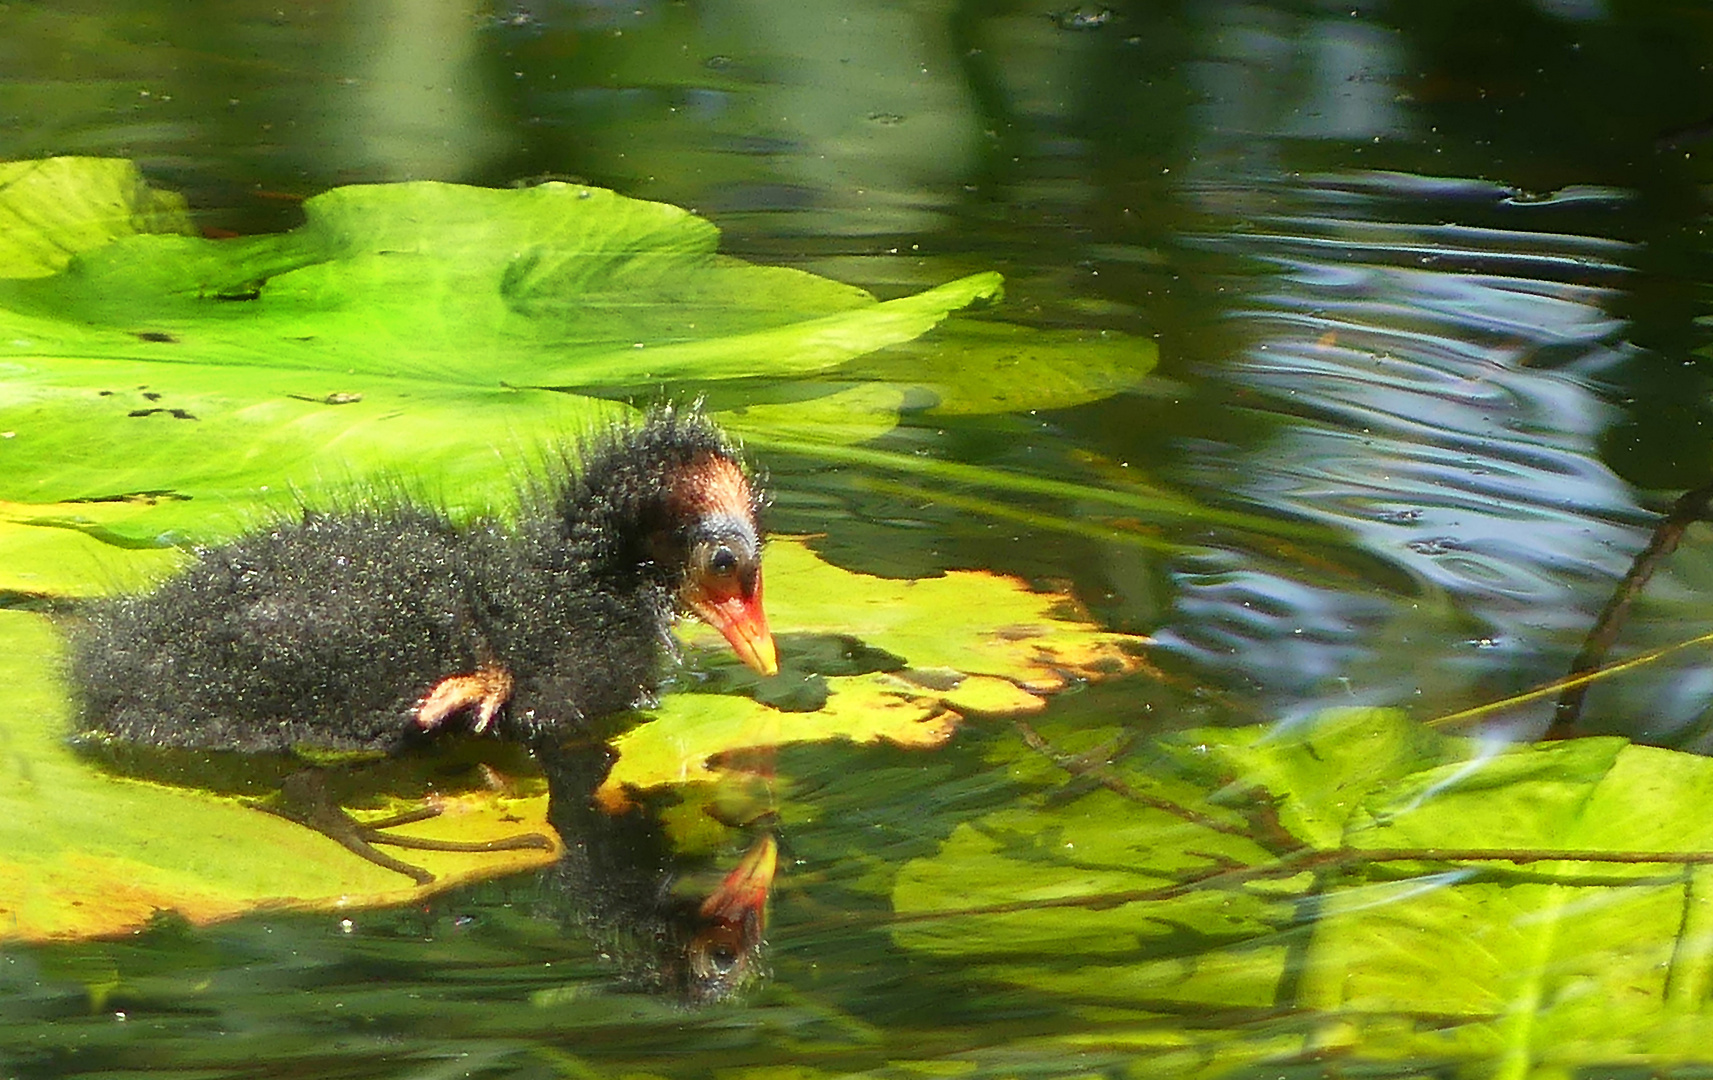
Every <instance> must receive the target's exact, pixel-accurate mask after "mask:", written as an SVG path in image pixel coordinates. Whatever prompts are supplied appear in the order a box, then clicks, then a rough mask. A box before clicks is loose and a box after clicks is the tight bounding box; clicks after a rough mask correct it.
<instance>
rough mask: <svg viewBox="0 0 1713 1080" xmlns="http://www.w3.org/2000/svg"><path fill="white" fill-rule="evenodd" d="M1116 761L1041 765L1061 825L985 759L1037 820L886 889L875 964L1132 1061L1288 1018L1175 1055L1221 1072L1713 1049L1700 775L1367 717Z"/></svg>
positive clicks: (1708, 835)
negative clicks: (1000, 1005) (1308, 1061)
mask: <svg viewBox="0 0 1713 1080" xmlns="http://www.w3.org/2000/svg"><path fill="white" fill-rule="evenodd" d="M1111 734H1114V735H1115V737H1114V739H1113V740H1112V741H1111V742H1110V743H1109V747H1112V748H1120V747H1124V746H1127V745H1128V744H1127V743H1125V742H1124V741H1123V740H1122V739H1119V738H1116V733H1111ZM1067 737H1074V738H1078V739H1083V740H1085V741H1086V739H1087V738H1088V737H1089V733H1087V732H1082V733H1071V734H1069V735H1067ZM1115 753H1116V754H1117V759H1116V760H1111V761H1107V760H1106V759H1105V757H1104V756H1103V755H1099V754H1094V755H1091V754H1089V753H1087V752H1086V751H1084V750H1083V749H1082V748H1081V747H1080V745H1079V751H1078V755H1077V756H1075V757H1074V758H1073V757H1070V756H1066V757H1064V758H1062V759H1060V760H1062V761H1074V762H1076V763H1077V764H1076V765H1074V766H1072V767H1073V768H1076V769H1078V770H1080V771H1079V772H1078V774H1077V776H1076V777H1075V782H1076V783H1077V784H1079V785H1080V786H1079V787H1078V788H1077V789H1076V790H1078V791H1080V792H1081V793H1080V794H1076V795H1075V796H1074V797H1070V798H1064V797H1061V795H1060V794H1059V793H1060V791H1061V789H1062V788H1063V785H1065V784H1068V783H1071V782H1072V778H1071V777H1070V776H1068V775H1066V774H1064V773H1060V774H1059V776H1058V778H1057V782H1054V781H1053V780H1052V779H1051V778H1050V777H1049V776H1048V775H1046V774H1045V773H1044V772H1043V766H1044V765H1045V764H1046V762H1045V761H1044V759H1042V758H1040V757H1037V756H1034V752H1033V751H1030V750H1027V749H1025V748H1023V747H1021V746H1019V747H1016V748H1014V749H1012V750H1010V751H1008V753H1007V758H1008V762H1009V763H1012V764H1013V765H1014V766H1015V767H1017V768H1019V770H1020V771H1019V772H1018V775H1020V776H1029V777H1031V778H1032V781H1033V783H1034V784H1035V785H1036V787H1035V794H1034V796H1032V797H1030V798H1028V799H1027V800H1025V802H1024V804H1023V805H1020V806H1016V807H1011V808H1007V809H1005V810H1001V811H998V812H995V813H993V814H989V815H986V816H984V817H981V818H979V819H977V820H974V821H971V822H968V823H966V824H964V825H961V826H959V827H958V829H957V830H956V831H954V832H953V834H952V835H951V836H950V837H949V838H948V839H947V840H946V841H945V843H944V844H943V846H942V848H941V850H940V851H939V852H938V853H937V854H935V855H934V856H932V857H930V858H924V859H918V860H915V861H913V862H911V863H910V864H909V865H907V866H906V867H904V868H903V870H901V872H900V873H899V875H898V878H897V882H896V885H895V888H894V891H893V904H894V908H895V910H896V912H897V914H898V916H899V918H900V921H899V923H898V924H897V925H896V927H895V929H894V930H893V937H894V939H895V940H896V941H897V942H898V943H899V944H900V945H901V946H902V947H904V948H906V949H908V950H910V951H913V952H917V953H919V954H923V955H931V956H936V957H946V958H952V959H955V960H956V961H957V962H958V963H959V964H960V966H963V967H966V968H967V969H972V970H974V971H975V972H977V973H979V974H981V975H984V976H986V977H988V978H991V979H994V980H997V981H1000V982H1004V983H1007V984H1012V985H1017V986H1025V987H1028V988H1029V989H1030V990H1031V991H1032V992H1033V994H1034V995H1035V997H1034V1000H1035V1001H1036V1002H1037V1003H1038V1004H1039V1005H1040V1007H1042V1008H1054V1007H1057V1008H1063V1009H1068V1010H1071V1011H1073V1012H1077V1013H1080V1014H1085V1015H1093V1014H1095V1013H1104V1015H1106V1016H1107V1017H1108V1018H1109V1019H1114V1020H1115V1019H1116V1018H1117V1017H1119V1016H1121V1015H1128V1016H1130V1017H1131V1018H1133V1020H1134V1023H1135V1024H1136V1026H1137V1037H1138V1038H1142V1039H1145V1038H1146V1037H1148V1032H1150V1031H1153V1032H1154V1033H1155V1034H1156V1035H1157V1034H1158V1024H1157V1023H1155V1022H1152V1021H1149V1020H1148V1019H1147V1018H1148V1017H1150V1016H1152V1017H1156V1018H1159V1019H1164V1018H1166V1017H1169V1016H1172V1015H1181V1014H1182V1013H1183V1011H1184V1010H1191V1009H1193V1010H1201V1011H1209V1010H1233V1011H1232V1012H1228V1013H1227V1014H1226V1015H1241V1010H1255V1012H1254V1015H1262V1014H1268V1015H1274V1016H1280V1017H1290V1018H1292V1019H1291V1020H1290V1021H1289V1022H1288V1023H1285V1024H1275V1025H1272V1026H1270V1027H1269V1028H1266V1029H1260V1028H1257V1029H1253V1030H1246V1029H1245V1028H1243V1027H1242V1026H1228V1027H1225V1028H1224V1029H1223V1030H1221V1031H1218V1032H1213V1031H1209V1032H1206V1033H1203V1034H1198V1033H1196V1032H1195V1031H1194V1030H1191V1029H1183V1028H1181V1027H1180V1028H1178V1029H1176V1030H1177V1033H1178V1036H1179V1038H1180V1039H1181V1040H1182V1048H1183V1049H1185V1050H1191V1051H1194V1053H1192V1054H1191V1055H1190V1059H1191V1060H1194V1059H1195V1058H1198V1057H1199V1058H1202V1059H1203V1060H1208V1059H1210V1058H1211V1056H1212V1055H1215V1054H1217V1055H1218V1056H1219V1057H1220V1059H1221V1060H1222V1061H1224V1062H1225V1067H1226V1068H1230V1067H1232V1066H1234V1065H1235V1064H1238V1063H1241V1062H1250V1063H1261V1062H1266V1061H1270V1060H1284V1059H1292V1058H1300V1057H1301V1056H1303V1055H1311V1054H1312V1055H1326V1054H1345V1053H1349V1054H1358V1055H1360V1056H1361V1058H1362V1060H1364V1061H1372V1060H1389V1061H1400V1062H1405V1061H1407V1062H1420V1061H1422V1060H1434V1061H1448V1062H1462V1063H1467V1064H1469V1065H1470V1066H1472V1067H1480V1068H1486V1067H1490V1066H1492V1065H1493V1063H1495V1062H1499V1063H1503V1064H1502V1069H1501V1071H1505V1073H1506V1074H1507V1075H1517V1076H1522V1075H1548V1074H1555V1070H1556V1071H1558V1072H1560V1073H1562V1074H1566V1075H1568V1074H1569V1073H1571V1072H1573V1071H1575V1070H1576V1068H1577V1067H1578V1066H1579V1065H1587V1064H1593V1063H1609V1062H1612V1061H1615V1060H1635V1061H1649V1060H1680V1059H1681V1056H1682V1055H1683V1053H1684V1052H1685V1051H1686V1050H1688V1049H1692V1048H1695V1047H1699V1046H1705V1045H1706V1040H1707V1038H1708V1037H1709V1036H1713V1009H1709V1007H1708V1005H1707V1002H1708V1001H1709V995H1710V992H1713V963H1710V962H1709V961H1710V958H1713V944H1710V943H1713V935H1710V933H1709V930H1710V924H1709V920H1708V917H1707V916H1706V915H1705V914H1704V913H1703V911H1702V908H1703V907H1705V902H1704V899H1703V894H1704V893H1705V891H1706V890H1707V889H1708V888H1709V884H1710V880H1713V879H1709V877H1708V875H1709V873H1713V871H1710V870H1709V869H1708V868H1707V867H1706V866H1705V865H1704V863H1705V862H1706V861H1707V860H1708V859H1709V858H1710V856H1709V854H1708V853H1709V852H1713V825H1709V824H1708V823H1707V822H1706V820H1705V818H1706V815H1705V814H1702V813H1701V812H1700V810H1699V808H1700V807H1701V806H1703V805H1705V803H1706V800H1707V799H1708V798H1709V796H1710V795H1713V762H1710V761H1708V760H1707V759H1705V758H1701V757H1696V756H1693V755H1688V754H1682V753H1676V752H1673V751H1668V750H1660V749H1656V748H1651V747H1642V746H1634V745H1631V744H1629V743H1626V742H1624V741H1622V740H1618V739H1589V740H1582V741H1577V742H1571V743H1560V744H1551V745H1544V746H1520V747H1494V746H1491V745H1487V744H1483V743H1479V742H1476V741H1473V740H1466V739H1457V738H1448V737H1444V736H1440V735H1436V734H1434V733H1432V732H1430V731H1427V730H1426V729H1424V728H1421V727H1419V726H1417V725H1415V724H1413V723H1412V722H1411V721H1409V720H1408V719H1407V718H1405V717H1404V716H1403V715H1402V714H1399V713H1395V712H1388V711H1384V710H1353V711H1348V712H1342V713H1335V714H1329V715H1327V716H1325V717H1323V718H1321V719H1319V720H1318V721H1316V722H1314V723H1312V724H1309V725H1306V726H1304V727H1302V728H1299V729H1294V730H1293V729H1287V730H1279V729H1275V728H1251V729H1240V730H1236V731H1231V730H1222V731H1199V732H1191V733H1187V734H1182V735H1178V736H1173V737H1169V738H1165V739H1162V740H1159V741H1156V742H1153V743H1149V744H1144V745H1143V746H1142V747H1141V748H1139V749H1137V750H1134V751H1124V750H1121V749H1120V750H1115ZM1031 757H1033V759H1034V764H1030V763H1029V760H1030V758H1031ZM1094 762H1099V764H1093V763H1094ZM1114 1010H1124V1012H1123V1013H1120V1012H1116V1011H1114ZM1118 1026H1119V1027H1122V1025H1118ZM1119 1038H1121V1036H1119ZM1478 1063H1479V1064H1478ZM1186 1075H1216V1073H1215V1072H1211V1071H1210V1072H1206V1073H1203V1072H1201V1071H1199V1070H1196V1071H1191V1072H1189V1073H1186Z"/></svg>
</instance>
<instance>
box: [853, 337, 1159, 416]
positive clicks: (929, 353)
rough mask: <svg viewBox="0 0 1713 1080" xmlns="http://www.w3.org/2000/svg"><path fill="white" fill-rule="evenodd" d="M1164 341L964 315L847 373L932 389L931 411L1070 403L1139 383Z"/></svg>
mask: <svg viewBox="0 0 1713 1080" xmlns="http://www.w3.org/2000/svg"><path fill="white" fill-rule="evenodd" d="M1159 361H1160V347H1159V346H1158V345H1156V344H1154V342H1152V341H1148V340H1146V339H1144V338H1137V337H1132V336H1131V335H1129V334H1123V333H1119V332H1118V331H1116V330H1038V329H1035V328H1033V327H1027V326H1017V325H1015V324H1012V323H1000V322H975V321H973V320H963V321H960V322H958V323H957V324H956V325H952V326H948V327H946V328H945V330H944V331H942V332H941V333H939V334H936V335H935V336H934V338H933V340H931V341H923V340H916V341H908V342H904V343H903V344H899V345H893V346H891V347H889V348H887V349H885V350H883V351H881V352H878V353H876V354H874V355H873V356H868V357H864V358H863V359H861V360H859V361H855V362H853V363H852V364H851V365H850V366H849V367H847V368H846V369H845V374H847V375H857V376H861V377H866V378H873V379H884V380H888V381H891V382H895V383H900V384H904V385H909V386H917V387H921V388H922V389H925V390H927V391H929V392H931V393H933V395H934V397H935V398H936V401H935V404H934V405H933V407H932V408H930V409H929V410H928V413H929V414H930V415H936V416H954V415H960V414H978V413H999V412H1021V411H1024V410H1028V409H1068V408H1071V407H1073V406H1076V405H1085V404H1087V403H1089V402H1091V401H1099V400H1101V399H1102V398H1108V397H1111V396H1112V395H1114V394H1116V393H1120V392H1122V391H1125V390H1131V389H1134V388H1136V387H1137V386H1139V385H1141V383H1142V381H1143V379H1144V378H1146V377H1147V375H1148V374H1149V373H1150V372H1152V371H1153V370H1154V366H1155V365H1156V364H1158V363H1159Z"/></svg>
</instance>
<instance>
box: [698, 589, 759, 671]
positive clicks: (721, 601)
mask: <svg viewBox="0 0 1713 1080" xmlns="http://www.w3.org/2000/svg"><path fill="white" fill-rule="evenodd" d="M684 600H685V602H686V603H687V604H688V605H689V606H690V610H691V611H694V612H695V613H696V615H697V617H698V618H700V619H701V620H702V621H703V622H705V623H707V624H708V625H709V626H712V627H713V628H714V629H716V630H718V631H719V632H720V633H721V634H723V635H725V639H726V640H727V641H728V642H730V643H731V646H732V651H733V652H735V653H737V654H738V659H740V660H742V661H743V662H744V663H746V664H748V665H749V666H750V667H751V668H753V669H754V670H755V671H757V672H758V673H760V674H762V675H777V674H779V650H778V649H776V648H775V647H774V645H773V634H772V633H771V632H769V631H768V629H767V612H765V611H763V610H762V607H761V573H760V571H757V572H756V575H755V587H754V588H753V589H749V590H745V589H744V588H742V587H741V586H739V585H738V584H737V582H735V581H732V582H729V583H728V582H725V581H718V582H711V581H710V582H700V583H697V584H695V585H692V586H691V587H690V588H689V589H688V590H687V591H686V594H685V597H684Z"/></svg>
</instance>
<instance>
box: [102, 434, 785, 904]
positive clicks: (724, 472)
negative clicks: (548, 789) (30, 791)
mask: <svg viewBox="0 0 1713 1080" xmlns="http://www.w3.org/2000/svg"><path fill="white" fill-rule="evenodd" d="M573 459H577V460H580V461H581V463H582V464H581V468H580V469H578V470H576V471H572V468H571V465H572V461H573ZM563 464H564V466H565V468H564V469H563V470H561V475H559V476H558V477H557V478H556V479H555V480H554V481H553V482H552V483H551V484H550V485H549V486H548V487H547V489H546V490H536V491H532V492H529V493H526V498H525V506H526V511H525V513H524V514H523V515H522V518H521V521H520V523H519V524H518V525H517V526H516V527H515V528H511V529H504V528H501V527H499V526H496V525H492V524H482V525H476V526H471V527H459V526H455V525H453V524H451V523H449V522H448V521H447V520H446V519H445V518H444V517H443V516H442V515H440V514H438V513H436V512H435V511H433V510H432V509H429V508H426V507H423V506H420V505H413V504H410V503H408V502H401V503H400V504H399V505H395V506H393V507H390V508H386V509H366V510H358V511H351V512H341V513H319V512H314V511H307V512H305V513H304V515H303V517H302V518H301V520H296V521H291V522H287V523H282V524H279V525H277V526H275V527H273V528H271V529H267V530H263V531H258V532H254V533H251V534H249V535H247V536H243V537H241V538H239V539H237V540H234V541H232V542H231V543H229V544H225V545H223V546H219V547H215V548H212V549H209V550H206V551H203V552H201V553H200V554H199V557H198V558H197V560H196V561H195V562H194V563H193V564H191V566H190V567H188V568H187V569H186V570H185V571H184V572H183V573H181V574H179V575H177V576H176V577H174V578H172V579H170V580H168V581H167V582H165V583H164V584H162V585H161V586H160V587H159V588H157V589H155V590H154V591H153V592H150V593H147V594H144V595H140V596H133V597H125V598H118V599H114V600H110V601H106V602H103V603H101V604H98V605H97V606H96V607H95V608H94V610H93V611H91V613H90V616H89V618H88V620H87V622H86V623H84V624H83V625H82V627H81V628H79V629H78V630H77V631H76V632H74V634H73V636H72V642H71V650H70V656H71V663H70V669H71V670H70V681H71V685H72V688H73V692H74V695H75V698H76V700H77V702H78V707H79V713H78V721H77V731H76V733H75V736H74V737H75V738H76V739H77V740H78V741H80V742H84V743H94V744H101V743H115V742H116V743H130V744H142V745H147V746H155V747H181V748H193V749H199V750H229V751H240V752H243V753H246V754H251V753H292V752H302V751H315V752H328V751H334V752H337V751H358V752H364V751H366V752H381V753H392V752H395V751H397V750H398V749H400V748H402V747H404V746H406V745H409V744H410V743H412V742H413V741H420V739H421V736H422V735H423V734H424V733H427V732H431V731H434V730H435V729H439V728H442V727H444V726H445V725H447V724H450V723H453V722H454V720H455V718H467V720H466V722H467V725H468V727H469V729H470V730H472V731H474V732H476V733H481V732H484V731H488V730H490V729H491V730H495V731H497V732H499V733H500V734H501V735H504V736H507V737H512V738H520V739H530V740H534V739H536V738H544V739H545V738H551V737H552V736H553V735H554V734H555V733H561V734H563V733H566V732H575V731H580V730H583V729H584V727H585V725H586V724H587V723H588V722H589V721H592V720H595V719H597V718H600V717H602V716H605V715H608V714H611V713H614V712H618V711H621V710H624V709H628V708H631V707H633V706H635V705H638V704H646V703H648V702H649V701H650V700H651V696H652V693H653V690H654V688H655V686H656V684H657V681H658V679H659V677H660V674H661V668H662V666H663V663H664V661H665V659H666V658H667V656H668V655H669V654H670V652H671V650H672V645H671V640H670V637H669V634H668V627H669V626H670V624H671V622H672V620H673V619H674V618H675V617H676V615H677V614H679V613H680V612H690V613H694V614H696V615H699V616H700V617H702V618H703V619H705V620H706V621H708V622H710V623H711V624H712V625H714V626H715V627H716V628H717V629H719V630H720V631H721V633H722V634H724V635H725V637H726V639H727V640H728V641H729V642H730V643H731V644H732V646H733V648H734V649H735V651H736V652H737V653H738V655H739V656H740V657H741V658H742V659H743V660H744V661H745V662H746V663H748V664H749V665H750V666H751V667H752V668H755V669H756V670H757V671H759V672H761V673H763V674H772V673H774V672H775V671H776V670H777V658H776V653H775V650H774V645H773V639H772V636H771V635H770V634H769V632H768V629H767V621H766V616H765V614H764V613H763V610H762V603H761V597H762V588H761V550H760V548H761V533H760V527H759V524H758V521H757V513H758V509H759V505H760V500H759V497H758V495H757V493H756V491H755V490H754V488H753V486H752V484H751V483H750V480H749V478H748V475H747V474H746V472H745V471H744V469H743V467H742V465H741V464H740V462H739V460H738V458H737V455H736V452H735V450H734V449H733V447H732V446H731V444H730V442H729V441H728V440H727V439H726V438H725V436H724V435H723V434H722V433H721V432H720V430H719V429H718V428H717V427H716V426H715V425H714V424H713V423H712V422H711V421H710V420H708V419H707V418H706V417H705V416H704V415H702V414H701V413H700V412H699V411H698V410H694V409H692V410H674V409H670V408H662V409H657V410H654V411H653V412H651V413H650V414H649V415H648V416H647V417H646V418H645V419H644V420H643V421H642V422H641V423H640V424H637V425H634V426H627V427H621V428H617V429H615V430H614V431H612V432H610V433H608V434H607V435H605V436H603V437H600V438H598V439H595V440H591V442H590V443H588V444H587V445H585V446H584V447H582V448H581V452H580V453H577V454H572V453H569V452H568V453H567V454H565V455H564V458H563ZM285 812H287V813H288V814H290V816H293V817H297V818H298V819H299V820H302V821H305V823H307V824H311V825H314V826H315V827H317V828H320V829H322V831H324V832H327V833H328V834H329V835H331V836H334V838H335V839H338V840H340V842H341V843H344V844H345V845H346V846H347V847H349V848H351V849H352V850H353V851H355V852H357V853H358V854H361V855H363V856H364V857H366V858H370V859H372V860H374V861H376V862H379V863H380V864H382V865H385V866H389V867H391V868H392V869H395V870H399V871H400V872H401V873H406V874H409V875H410V876H412V877H414V878H416V879H417V880H419V881H422V880H427V879H428V875H426V874H425V873H424V872H423V871H421V870H419V869H418V868H416V867H412V866H410V865H408V864H405V863H401V862H399V861H398V860H395V859H391V858H390V857H387V856H384V855H381V854H380V853H379V852H376V851H375V850H374V849H373V848H372V847H371V846H370V845H371V843H373V842H385V843H399V841H400V838H394V837H388V836H386V835H384V834H381V833H378V832H376V830H375V827H373V826H370V827H363V826H359V825H357V823H356V822H354V821H352V820H351V819H350V818H349V817H348V816H347V815H344V814H343V813H342V812H340V811H338V810H337V808H334V809H333V811H332V814H331V816H330V815H329V813H328V808H325V807H320V808H316V809H314V810H311V811H304V812H302V813H294V812H291V811H290V810H287V811H285ZM396 823H397V822H394V824H396ZM383 827H384V826H383ZM513 839H515V840H517V841H518V842H519V843H526V844H529V845H530V846H541V845H542V844H543V843H544V842H545V841H544V840H543V838H541V837H539V836H530V837H525V838H513ZM495 843H496V844H497V845H501V846H516V845H515V844H510V843H508V842H507V841H498V842H495ZM413 846H420V845H413ZM489 846H493V845H489Z"/></svg>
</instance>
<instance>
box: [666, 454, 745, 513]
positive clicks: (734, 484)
mask: <svg viewBox="0 0 1713 1080" xmlns="http://www.w3.org/2000/svg"><path fill="white" fill-rule="evenodd" d="M670 505H671V507H672V511H673V512H674V513H675V514H680V515H682V516H684V517H698V518H700V517H708V516H710V515H714V514H723V515H725V516H727V517H732V518H736V519H737V520H739V521H752V520H753V519H754V517H755V500H754V498H753V497H752V496H751V494H750V489H749V477H747V476H745V475H744V472H743V469H742V468H740V467H739V466H738V463H737V462H735V461H733V460H732V459H731V458H727V457H720V456H718V455H715V454H701V455H699V456H697V458H696V459H695V460H694V461H692V462H690V464H689V465H687V466H685V467H684V468H683V469H681V470H679V472H678V475H677V476H675V477H673V479H672V496H671V504H670Z"/></svg>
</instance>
